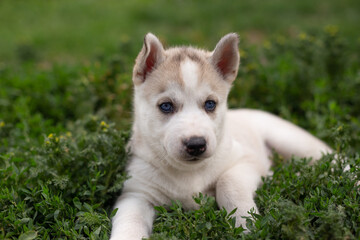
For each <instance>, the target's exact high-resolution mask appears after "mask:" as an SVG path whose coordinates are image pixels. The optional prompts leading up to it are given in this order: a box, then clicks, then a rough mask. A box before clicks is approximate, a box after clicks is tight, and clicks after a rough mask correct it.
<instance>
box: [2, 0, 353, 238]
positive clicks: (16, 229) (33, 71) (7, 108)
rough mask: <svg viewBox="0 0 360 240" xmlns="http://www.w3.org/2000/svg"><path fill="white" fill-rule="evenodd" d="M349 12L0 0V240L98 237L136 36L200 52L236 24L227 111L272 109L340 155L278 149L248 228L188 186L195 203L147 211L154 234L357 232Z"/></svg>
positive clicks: (121, 138) (124, 133)
mask: <svg viewBox="0 0 360 240" xmlns="http://www.w3.org/2000/svg"><path fill="white" fill-rule="evenodd" d="M359 12H360V4H359V2H358V1H351V0H347V1H345V2H344V1H342V2H338V1H335V0H331V1H317V2H314V1H295V2H291V3H290V2H286V1H280V0H276V1H268V2H263V1H232V2H230V1H229V2H227V3H226V2H220V1H215V0H211V1H209V2H208V3H207V4H203V2H201V1H191V2H190V1H165V0H161V1H160V0H158V1H145V0H144V1H140V0H136V1H131V2H130V1H127V2H125V1H124V2H122V1H112V0H109V1H101V2H100V1H85V0H79V1H76V2H74V1H69V0H64V1H45V2H44V1H37V0H33V1H20V0H19V1H10V0H4V1H0V20H1V21H0V36H1V37H0V239H107V238H108V237H109V234H110V229H111V223H110V218H111V214H112V206H113V203H114V201H115V199H116V197H117V196H118V195H119V194H120V192H121V188H122V184H123V182H124V181H125V179H126V178H127V176H126V173H125V171H124V168H125V165H126V160H127V152H126V149H125V145H126V142H127V141H128V138H129V135H130V131H129V130H130V126H131V112H132V110H131V104H132V99H131V98H132V86H131V71H132V65H133V62H134V58H135V56H136V54H137V52H138V51H139V50H140V48H141V44H142V43H141V42H142V38H143V35H144V34H145V33H146V32H147V31H152V32H154V33H156V34H158V35H159V36H160V37H161V38H162V40H164V41H165V42H166V44H167V45H174V44H189V43H191V44H194V45H198V46H201V47H207V48H213V46H214V45H215V43H216V41H217V40H218V39H219V38H220V36H221V35H222V34H224V33H227V32H230V31H236V32H239V33H240V34H241V36H242V38H241V39H242V41H241V45H240V48H241V50H240V53H241V56H242V60H241V67H240V71H239V74H238V79H237V80H236V81H235V83H234V87H233V89H232V91H231V93H230V96H229V106H230V107H232V108H235V107H251V108H258V109H263V110H266V111H270V112H273V113H275V114H277V115H280V116H281V117H283V118H286V119H288V120H290V121H292V122H294V123H296V124H298V125H300V126H302V127H304V128H305V129H307V130H309V131H310V132H312V133H313V134H315V135H316V136H318V137H320V138H322V139H324V140H325V141H326V142H327V143H329V145H331V146H332V147H333V148H334V149H335V151H336V152H337V154H338V155H339V157H340V159H342V160H343V161H342V162H341V161H333V160H334V156H331V155H330V156H325V157H324V158H323V159H321V160H320V161H319V162H317V163H315V164H314V165H309V164H308V159H292V160H290V161H284V160H283V159H282V157H281V156H277V155H276V156H275V157H274V167H273V171H274V175H273V176H272V177H267V178H264V182H263V184H262V186H260V187H259V189H258V190H257V196H256V203H257V206H258V208H259V210H260V215H256V214H253V217H252V218H249V219H248V220H247V227H248V229H249V230H250V231H249V233H248V234H244V233H243V229H242V228H235V227H234V220H233V219H232V218H231V213H226V212H225V211H224V210H223V209H218V208H217V207H216V204H215V201H214V199H213V198H208V197H206V196H202V195H200V196H198V197H196V198H195V199H194V201H196V202H197V203H198V204H199V205H200V209H199V210H196V211H184V210H183V209H182V207H181V203H179V202H176V199H174V203H173V205H172V206H169V208H168V209H166V208H164V207H163V206H159V207H157V208H156V209H157V211H158V215H157V218H156V221H155V225H154V235H153V236H152V237H151V238H152V239H359V238H360V229H359V226H360V217H359V216H360V207H359V202H360V189H359V185H358V184H357V182H358V181H359V177H360V169H359V166H360V156H359V153H360V151H359V149H360V119H359V116H360V108H359V106H360V94H359V92H360V41H359V37H360V35H359V33H358V31H357V25H358V22H360V14H359ZM334 25H337V27H335V26H334ZM346 165H349V166H350V170H349V171H345V172H344V171H343V169H344V167H345V166H346Z"/></svg>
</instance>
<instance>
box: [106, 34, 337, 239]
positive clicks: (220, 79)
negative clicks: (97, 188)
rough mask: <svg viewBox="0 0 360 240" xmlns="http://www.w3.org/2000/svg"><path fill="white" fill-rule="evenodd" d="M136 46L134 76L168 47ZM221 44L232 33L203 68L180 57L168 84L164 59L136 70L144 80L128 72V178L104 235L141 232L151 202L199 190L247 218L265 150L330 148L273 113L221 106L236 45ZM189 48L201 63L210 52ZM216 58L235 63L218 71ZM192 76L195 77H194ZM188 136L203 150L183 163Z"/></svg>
mask: <svg viewBox="0 0 360 240" xmlns="http://www.w3.org/2000/svg"><path fill="white" fill-rule="evenodd" d="M151 41H155V44H154V43H153V42H151ZM234 41H235V42H234ZM144 44H145V46H146V47H144V48H143V50H142V52H141V53H140V54H139V57H138V59H137V63H136V66H135V68H134V69H135V70H136V71H138V72H140V73H141V66H143V65H144V64H143V63H144V61H145V60H146V56H147V55H150V56H157V59H161V61H165V63H166V61H167V60H166V59H170V57H169V55H170V54H171V53H172V52H171V49H170V50H167V52H165V53H163V52H162V51H164V50H163V49H162V46H161V44H160V42H158V40H157V39H156V37H155V36H153V35H151V38H148V39H147V38H145V43H144ZM229 44H237V41H236V38H235V37H234V35H231V36H230V35H227V36H226V37H224V38H223V39H222V40H221V41H220V43H219V44H218V45H217V47H216V49H215V53H214V55H215V56H216V59H210V60H209V62H205V63H203V65H200V63H196V62H194V61H191V60H190V59H189V58H185V60H183V61H182V62H181V63H180V64H179V65H178V66H177V67H175V68H174V70H173V71H179V73H180V74H179V75H180V76H179V78H180V79H178V80H177V81H171V79H170V78H172V77H174V76H173V75H171V73H166V71H165V70H164V69H162V68H161V67H162V66H164V65H161V64H165V63H164V62H160V63H156V66H159V67H158V68H157V69H155V70H152V69H150V70H148V71H149V73H146V78H145V77H144V76H145V74H144V75H139V76H141V77H144V78H138V79H135V77H134V83H135V95H134V97H135V99H134V105H135V113H134V114H135V116H134V124H133V136H132V140H131V142H130V147H131V153H132V157H131V160H130V162H129V165H128V168H127V171H128V173H129V176H130V178H129V179H128V180H127V181H126V182H125V184H124V188H123V193H122V195H121V196H120V198H119V199H118V201H117V203H116V204H115V208H118V212H117V214H116V216H115V217H114V218H113V228H112V234H111V239H113V240H115V239H117V240H119V239H125V240H132V239H141V238H142V237H149V236H150V234H151V229H152V221H153V218H154V216H155V212H154V209H153V207H154V206H156V205H164V204H170V203H171V200H179V201H181V202H182V205H183V206H184V208H186V209H194V208H197V207H198V206H197V205H196V204H195V202H194V200H193V199H192V197H193V196H194V195H197V194H198V193H199V192H202V193H204V194H208V195H210V196H214V197H215V198H216V201H217V203H218V205H219V207H225V208H226V210H227V211H229V212H230V211H232V210H233V209H234V208H237V211H236V213H235V216H236V225H237V226H239V225H241V224H244V223H245V220H244V219H243V218H242V216H248V211H249V210H250V209H251V208H254V209H255V211H256V205H255V202H254V200H253V196H254V193H255V190H256V188H257V187H258V185H259V183H260V182H261V176H264V175H266V174H268V172H269V169H270V165H271V161H270V156H271V153H272V151H273V150H276V151H277V152H279V153H280V154H282V155H283V156H285V157H291V155H297V156H300V157H313V158H314V159H317V158H319V157H321V154H323V153H328V152H331V149H330V148H329V147H328V146H327V145H326V144H324V143H323V142H321V141H320V140H319V139H317V138H315V137H313V136H312V135H311V134H309V133H307V132H306V131H304V130H303V129H301V128H299V127H297V126H295V125H293V124H291V123H289V122H287V121H285V120H282V119H280V118H278V117H276V116H274V115H271V114H269V113H265V112H262V111H258V110H249V109H243V110H227V107H226V98H227V94H228V91H229V89H230V84H229V82H231V76H233V75H234V76H235V75H236V71H237V65H238V64H236V61H238V59H237V55H236V54H237V53H234V54H233V55H231V53H229V52H228V51H225V50H229V49H232V48H233V49H235V50H234V51H236V50H237V47H232V48H229V47H228V46H229ZM151 45H154V46H159V47H157V49H160V50H159V51H161V52H155V53H153V52H151V51H152V50H151V49H149V48H150V47H149V46H151ZM231 46H232V45H231ZM217 49H218V50H217ZM223 49H225V50H223ZM155 50H156V49H155ZM145 51H148V52H149V51H150V53H151V54H149V53H148V52H145ZM173 51H175V50H173ZM192 51H193V52H194V53H196V54H200V56H204V59H205V60H206V61H207V59H209V55H210V53H207V52H200V51H198V50H194V49H193V50H192ZM217 51H224V53H222V52H217ZM162 54H163V55H162ZM201 54H202V55H201ZM144 56H145V57H144ZM222 56H231V57H232V59H233V61H235V63H234V62H230V63H228V64H229V66H235V67H236V69H231V68H227V67H226V66H224V64H223V63H221V64H222V65H221V64H220V65H219V66H221V67H222V71H220V74H219V71H217V69H216V66H217V65H216V64H217V63H218V62H219V61H221V59H222V58H221V57H222ZM143 58H145V60H144V59H143ZM163 59H165V60H163ZM219 59H220V60H219ZM159 61H160V60H159ZM168 61H170V60H168ZM237 63H238V62H237ZM174 64H175V63H174ZM174 64H173V65H171V66H174ZM175 65H176V64H175ZM139 66H140V67H139ZM176 68H177V69H176ZM150 71H152V72H150ZM206 74H208V75H206ZM221 74H223V76H221ZM200 78H203V79H201V81H200ZM144 79H145V80H144ZM181 82H182V83H184V84H181ZM210 82H211V84H210ZM200 83H201V84H200ZM156 84H159V86H166V88H165V89H163V90H164V91H162V92H161V93H158V92H157V89H156V88H155V89H154V87H153V86H155V85H156ZM211 85H212V86H216V87H215V88H214V87H211ZM220 89H222V90H220ZM208 98H214V99H215V100H216V101H217V106H216V110H215V111H214V113H209V112H206V111H205V110H204V103H205V101H206V100H208ZM162 99H166V101H172V102H173V103H174V106H176V111H175V112H174V113H171V114H168V115H166V114H164V113H162V112H161V111H160V110H159V108H158V104H159V101H160V102H161V101H162ZM192 136H201V137H203V138H204V139H206V142H207V149H206V151H205V152H204V153H203V154H202V155H200V156H198V157H197V159H198V160H197V161H189V160H191V158H192V156H188V154H187V153H186V150H184V149H185V147H184V144H183V142H184V140H186V139H189V138H190V137H192ZM243 227H245V226H244V225H243Z"/></svg>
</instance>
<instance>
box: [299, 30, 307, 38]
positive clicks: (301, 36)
mask: <svg viewBox="0 0 360 240" xmlns="http://www.w3.org/2000/svg"><path fill="white" fill-rule="evenodd" d="M299 38H300V40H307V39H308V35H307V34H306V33H304V32H303V33H300V34H299Z"/></svg>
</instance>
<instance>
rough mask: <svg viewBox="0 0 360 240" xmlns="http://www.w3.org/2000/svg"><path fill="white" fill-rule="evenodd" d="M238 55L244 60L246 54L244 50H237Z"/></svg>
mask: <svg viewBox="0 0 360 240" xmlns="http://www.w3.org/2000/svg"><path fill="white" fill-rule="evenodd" d="M239 53H240V56H241V57H242V58H246V57H247V55H248V54H247V52H246V51H245V50H244V49H240V50H239Z"/></svg>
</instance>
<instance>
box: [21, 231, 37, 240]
mask: <svg viewBox="0 0 360 240" xmlns="http://www.w3.org/2000/svg"><path fill="white" fill-rule="evenodd" d="M36 237H37V232H35V231H27V232H26V233H23V234H21V235H20V237H19V239H18V240H31V239H35V238H36Z"/></svg>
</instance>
